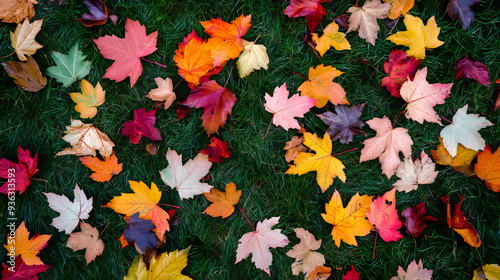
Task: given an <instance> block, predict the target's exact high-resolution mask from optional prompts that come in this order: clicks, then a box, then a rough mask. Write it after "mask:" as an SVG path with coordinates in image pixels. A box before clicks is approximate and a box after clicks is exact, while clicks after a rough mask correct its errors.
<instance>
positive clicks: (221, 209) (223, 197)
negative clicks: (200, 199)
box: [202, 182, 241, 219]
mask: <svg viewBox="0 0 500 280" xmlns="http://www.w3.org/2000/svg"><path fill="white" fill-rule="evenodd" d="M225 190H226V192H221V191H219V190H217V189H215V188H212V189H210V192H209V193H203V195H205V198H206V199H207V200H208V201H210V202H212V204H210V206H208V207H207V209H205V211H203V212H202V213H203V214H207V215H210V216H212V217H214V218H216V217H222V219H224V218H227V217H229V216H230V215H231V214H233V212H234V205H236V203H238V201H239V200H240V196H241V190H238V191H237V190H236V185H235V184H234V183H233V182H231V183H229V184H227V185H226V188H225Z"/></svg>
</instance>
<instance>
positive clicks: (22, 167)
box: [0, 146, 38, 196]
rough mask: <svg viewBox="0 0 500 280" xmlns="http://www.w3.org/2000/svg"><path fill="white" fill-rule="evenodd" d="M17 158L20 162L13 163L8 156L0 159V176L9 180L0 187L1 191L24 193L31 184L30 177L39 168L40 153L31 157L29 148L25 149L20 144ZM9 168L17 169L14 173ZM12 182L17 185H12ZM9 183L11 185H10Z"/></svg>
mask: <svg viewBox="0 0 500 280" xmlns="http://www.w3.org/2000/svg"><path fill="white" fill-rule="evenodd" d="M17 159H18V161H19V163H13V162H12V161H10V160H8V159H6V158H3V159H0V177H1V178H4V179H7V182H5V183H4V184H3V185H2V187H0V193H3V194H9V193H12V192H16V191H19V194H22V193H23V192H24V191H26V188H27V187H28V186H29V184H30V182H31V181H30V178H31V177H33V175H35V173H37V172H38V168H36V166H37V163H38V154H35V156H34V157H31V152H30V151H29V150H28V149H26V150H23V148H21V146H19V148H18V149H17ZM9 169H14V170H15V171H14V172H13V173H12V172H9ZM12 178H14V180H12ZM12 184H14V185H15V186H14V187H12ZM9 185H11V186H10V187H9ZM9 196H10V194H9Z"/></svg>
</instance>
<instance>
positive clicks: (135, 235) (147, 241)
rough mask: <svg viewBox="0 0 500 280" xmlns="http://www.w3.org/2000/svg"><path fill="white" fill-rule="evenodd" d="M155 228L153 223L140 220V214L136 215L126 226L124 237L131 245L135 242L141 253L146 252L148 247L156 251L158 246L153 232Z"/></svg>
mask: <svg viewBox="0 0 500 280" xmlns="http://www.w3.org/2000/svg"><path fill="white" fill-rule="evenodd" d="M154 228H155V225H154V224H153V222H152V221H150V220H144V219H139V213H135V214H134V215H132V217H130V220H129V221H128V224H127V225H126V226H125V231H124V233H123V236H124V237H125V240H127V242H128V243H129V244H130V243H132V242H135V244H136V245H137V246H138V247H139V249H140V250H141V252H145V251H146V247H149V248H150V249H154V248H156V246H157V244H158V243H157V242H156V237H155V234H154V233H153V231H152V230H153V229H154Z"/></svg>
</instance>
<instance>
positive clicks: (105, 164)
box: [80, 153, 123, 182]
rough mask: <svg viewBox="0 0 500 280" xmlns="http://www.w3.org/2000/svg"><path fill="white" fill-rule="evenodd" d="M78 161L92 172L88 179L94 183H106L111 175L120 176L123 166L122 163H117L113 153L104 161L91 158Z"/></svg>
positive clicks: (82, 158)
mask: <svg viewBox="0 0 500 280" xmlns="http://www.w3.org/2000/svg"><path fill="white" fill-rule="evenodd" d="M80 161H81V162H82V163H83V165H85V166H86V167H88V168H90V170H92V171H93V172H94V173H92V175H90V178H92V180H94V181H96V182H108V181H109V180H111V178H112V177H113V175H118V174H120V172H121V171H122V165H123V163H118V158H117V157H116V156H115V153H113V154H111V155H110V156H109V157H107V158H105V159H104V161H102V160H100V159H99V158H98V157H91V156H86V157H80Z"/></svg>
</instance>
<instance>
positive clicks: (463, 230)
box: [441, 194, 482, 248]
mask: <svg viewBox="0 0 500 280" xmlns="http://www.w3.org/2000/svg"><path fill="white" fill-rule="evenodd" d="M449 196H450V195H449V194H447V195H446V196H445V197H441V200H442V201H444V202H445V203H446V206H447V208H446V218H447V221H448V226H449V227H450V228H452V229H453V230H454V231H456V232H457V233H458V234H460V235H461V236H462V237H463V238H464V240H465V242H467V244H469V245H470V246H472V247H474V248H479V246H481V243H482V242H481V236H479V233H478V232H477V231H476V229H475V228H474V227H473V226H472V224H471V223H470V222H468V221H467V219H465V217H464V213H463V212H462V210H460V206H461V205H462V202H463V201H464V196H463V195H461V196H460V202H458V203H457V205H455V211H454V212H453V217H452V216H451V205H450V200H449Z"/></svg>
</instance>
